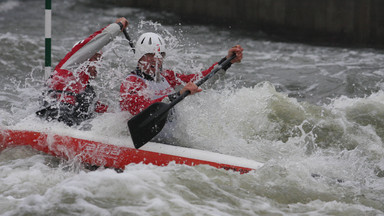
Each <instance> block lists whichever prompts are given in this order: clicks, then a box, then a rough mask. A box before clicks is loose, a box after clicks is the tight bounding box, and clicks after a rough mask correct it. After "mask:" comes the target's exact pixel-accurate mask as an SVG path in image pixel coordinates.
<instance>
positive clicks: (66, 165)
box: [0, 0, 384, 215]
mask: <svg viewBox="0 0 384 216" xmlns="http://www.w3.org/2000/svg"><path fill="white" fill-rule="evenodd" d="M95 2H96V3H95ZM44 7H45V5H44V1H37V0H24V1H22V0H1V1H0V50H1V52H0V75H1V78H0V127H8V126H12V125H17V124H19V125H20V124H21V125H23V124H35V123H36V122H39V121H40V120H39V119H36V118H35V117H34V115H33V113H34V112H35V111H36V110H37V109H38V108H39V96H40V95H41V90H42V89H43V86H44V79H43V76H44V71H43V67H44ZM52 8H53V15H52V17H53V30H52V64H53V66H55V65H56V64H57V63H58V62H59V61H60V59H61V58H63V57H64V56H65V54H66V53H67V52H68V51H69V50H70V49H71V47H72V46H73V45H74V44H75V43H76V42H77V41H79V40H82V39H84V38H85V37H87V36H88V35H90V34H91V33H93V32H95V31H96V30H99V29H100V28H102V27H104V26H106V25H108V24H110V23H112V22H114V21H115V19H116V18H117V17H121V16H124V17H126V18H127V19H128V20H129V21H130V26H129V28H128V31H129V33H130V35H131V37H132V38H133V39H135V38H137V37H138V36H139V35H140V34H141V33H143V32H146V31H155V32H157V33H160V34H162V35H163V36H164V38H165V40H166V41H167V43H168V52H167V57H166V60H165V61H166V62H165V65H164V67H166V68H170V69H173V70H175V71H177V72H183V73H195V72H198V71H201V70H202V69H205V68H207V67H208V66H210V65H211V64H213V63H214V62H216V61H218V60H220V59H221V58H222V57H223V56H225V55H226V50H228V49H229V48H230V47H231V46H233V45H235V44H240V45H242V46H243V47H244V50H245V51H244V59H243V61H242V63H241V64H236V65H233V66H232V67H231V68H230V69H229V70H228V71H227V73H226V75H225V76H224V77H222V78H221V79H220V80H217V81H216V82H215V83H213V84H212V85H211V86H208V85H205V86H203V87H202V88H203V89H204V91H203V92H201V93H199V94H197V95H194V96H191V97H188V98H186V99H185V100H184V101H182V102H181V103H180V104H178V105H177V107H176V113H177V114H176V115H177V116H176V120H175V121H174V122H172V124H173V125H172V126H173V129H172V134H173V137H172V140H173V142H175V143H176V144H177V145H181V146H185V147H190V148H197V149H203V150H207V151H213V152H219V153H223V154H228V155H234V156H238V157H244V158H248V159H252V160H255V161H259V162H263V163H264V166H263V167H262V168H260V169H259V170H256V171H252V172H250V173H248V174H244V175H240V174H239V173H237V172H232V171H225V170H219V169H216V168H212V167H209V166H196V167H189V166H184V165H176V164H171V165H169V166H166V167H157V166H153V165H143V164H132V165H129V166H127V167H126V169H125V170H124V172H122V173H117V172H115V171H114V170H111V169H98V170H96V171H89V170H87V169H85V168H84V167H83V166H81V164H78V163H77V162H76V161H65V160H61V159H59V158H55V157H52V156H49V155H46V154H43V153H40V152H37V151H34V150H32V149H31V148H28V147H16V148H8V149H4V150H2V151H1V152H0V215H384V195H383V194H384V144H383V139H384V91H383V90H384V52H383V51H381V50H375V49H355V48H337V47H324V46H323V47H319V46H314V45H306V44H300V43H287V42H281V41H280V42H279V41H275V40H271V39H269V38H268V37H267V36H265V35H264V34H262V33H259V34H255V33H250V32H246V31H240V30H235V29H231V28H229V27H215V26H209V25H191V24H183V23H179V21H178V19H177V17H175V16H174V15H172V14H169V13H161V12H151V11H146V10H142V9H133V8H126V7H117V6H110V5H101V4H98V3H97V1H91V0H68V1H54V2H53V5H52ZM103 52H104V57H103V63H102V64H101V65H100V66H99V77H98V78H97V79H96V80H95V81H94V83H93V84H94V85H95V86H96V90H97V92H98V93H99V97H100V99H101V100H102V101H103V102H106V103H108V104H109V106H110V111H109V113H106V114H104V115H101V116H98V117H96V119H94V120H93V121H92V122H91V125H92V126H93V127H92V129H91V131H90V133H94V134H95V135H96V134H97V135H105V136H121V134H126V130H127V129H126V126H125V123H126V120H124V119H123V120H120V118H119V117H118V116H119V115H121V113H120V111H119V105H118V100H119V93H118V92H119V86H120V83H121V81H122V80H123V79H124V78H125V76H127V75H128V73H129V72H130V71H131V70H132V69H134V67H135V62H134V60H133V54H132V52H131V50H130V48H129V45H128V42H127V41H126V40H125V39H124V37H123V35H119V36H117V38H116V39H115V40H114V41H113V42H112V43H111V44H109V45H108V46H107V47H105V49H104V50H103ZM116 116H117V117H116ZM40 123H41V124H51V125H52V127H57V128H59V129H60V128H61V127H62V128H63V130H64V129H65V130H71V131H72V133H73V134H76V133H79V132H78V131H79V130H78V128H74V129H68V128H67V127H66V126H64V125H62V124H60V123H46V122H42V121H40Z"/></svg>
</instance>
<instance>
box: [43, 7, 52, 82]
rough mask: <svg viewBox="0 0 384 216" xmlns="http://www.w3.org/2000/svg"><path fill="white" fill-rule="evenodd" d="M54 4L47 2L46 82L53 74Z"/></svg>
mask: <svg viewBox="0 0 384 216" xmlns="http://www.w3.org/2000/svg"><path fill="white" fill-rule="evenodd" d="M51 9H52V2H51V0H45V72H44V80H47V79H48V77H49V75H50V74H51V32H52V11H51Z"/></svg>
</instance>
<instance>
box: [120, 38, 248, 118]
mask: <svg viewBox="0 0 384 216" xmlns="http://www.w3.org/2000/svg"><path fill="white" fill-rule="evenodd" d="M135 49H136V53H135V56H136V58H137V59H138V63H137V67H136V70H135V71H133V72H131V73H130V74H129V75H128V76H127V78H126V79H125V80H124V81H123V83H122V84H121V87H120V107H121V110H122V111H129V112H130V113H131V114H132V115H136V114H138V113H140V112H141V111H143V110H144V109H145V108H147V107H148V106H149V105H151V104H153V103H156V102H169V101H172V100H174V99H175V98H177V97H178V96H180V95H181V94H183V93H184V92H185V91H187V90H189V91H190V92H191V95H193V94H195V93H197V92H201V91H202V90H201V89H200V88H198V87H197V86H196V85H195V84H194V82H195V81H197V80H199V79H200V78H202V77H204V76H206V75H208V74H209V73H210V72H211V70H212V69H213V68H214V66H215V65H216V64H218V63H215V64H213V65H212V66H211V67H210V68H208V69H207V70H204V71H202V72H201V74H188V75H185V74H178V73H175V72H174V71H172V70H163V68H162V66H163V59H164V58H165V54H166V50H165V41H164V39H163V38H162V37H161V36H160V35H158V34H155V33H151V32H150V33H144V34H143V35H141V36H140V37H139V39H138V40H137V43H136V47H135ZM233 54H236V58H234V59H233V60H232V61H231V63H236V62H241V59H242V58H243V48H242V47H241V46H240V45H236V46H234V47H232V48H230V49H229V51H228V55H227V56H226V57H224V58H223V59H222V60H221V61H220V62H219V64H220V63H221V62H224V61H225V60H226V58H229V57H231V56H232V55H233ZM229 67H230V65H229V66H228V67H226V68H223V70H227V69H228V68H229ZM180 85H185V86H184V87H183V88H182V89H181V90H180V91H176V90H175V88H176V87H177V86H180Z"/></svg>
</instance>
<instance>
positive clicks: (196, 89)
mask: <svg viewBox="0 0 384 216" xmlns="http://www.w3.org/2000/svg"><path fill="white" fill-rule="evenodd" d="M187 90H189V91H190V92H191V95H193V94H195V93H197V92H201V91H203V90H202V89H201V88H199V87H198V86H197V85H196V84H195V83H193V82H189V83H187V85H185V86H184V88H183V89H181V90H180V95H182V94H183V93H184V92H185V91H187Z"/></svg>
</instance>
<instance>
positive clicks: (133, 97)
mask: <svg viewBox="0 0 384 216" xmlns="http://www.w3.org/2000/svg"><path fill="white" fill-rule="evenodd" d="M146 88H147V86H146V84H145V83H144V82H143V81H142V80H141V79H139V78H137V77H135V76H129V77H128V78H127V79H126V80H125V81H124V82H123V83H122V84H121V86H120V108H121V110H122V111H129V112H130V113H131V114H132V115H137V114H138V113H140V112H141V111H143V110H144V109H145V108H147V107H148V106H149V105H151V104H153V103H156V102H160V101H162V100H163V99H164V98H165V97H167V95H164V96H163V97H160V98H158V99H155V100H151V99H150V98H149V97H147V96H146V94H145V93H144V91H145V89H146Z"/></svg>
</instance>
